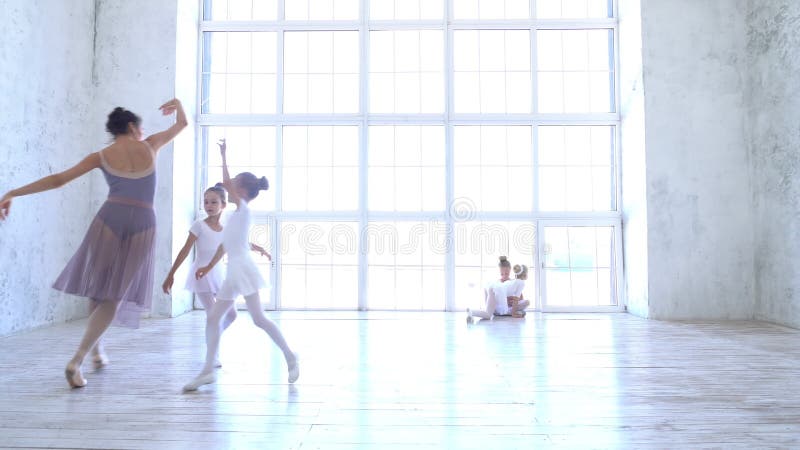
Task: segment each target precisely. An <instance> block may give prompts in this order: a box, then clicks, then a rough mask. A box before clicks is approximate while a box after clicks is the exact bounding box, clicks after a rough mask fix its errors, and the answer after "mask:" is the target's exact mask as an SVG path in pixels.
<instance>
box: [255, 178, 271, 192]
mask: <svg viewBox="0 0 800 450" xmlns="http://www.w3.org/2000/svg"><path fill="white" fill-rule="evenodd" d="M258 189H260V190H262V191H266V190H267V189H269V180H267V177H261V178H259V179H258Z"/></svg>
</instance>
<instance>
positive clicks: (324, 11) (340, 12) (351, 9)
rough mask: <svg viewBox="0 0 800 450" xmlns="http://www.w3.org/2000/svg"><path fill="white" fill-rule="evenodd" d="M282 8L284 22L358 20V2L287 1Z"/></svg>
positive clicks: (348, 0) (336, 0)
mask: <svg viewBox="0 0 800 450" xmlns="http://www.w3.org/2000/svg"><path fill="white" fill-rule="evenodd" d="M257 1H259V0H254V2H257ZM284 8H285V14H286V20H358V0H287V1H286V5H285V7H284Z"/></svg>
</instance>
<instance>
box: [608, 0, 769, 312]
mask: <svg viewBox="0 0 800 450" xmlns="http://www.w3.org/2000/svg"><path fill="white" fill-rule="evenodd" d="M623 1H625V0H623ZM747 12H748V2H747V1H745V0H703V1H697V0H671V1H661V0H642V1H641V24H642V63H643V65H642V66H643V81H644V126H645V135H644V136H645V148H646V157H645V166H646V172H645V174H646V187H645V195H646V207H647V213H646V214H647V278H648V279H647V283H648V299H647V303H648V308H647V315H648V316H649V317H652V318H656V319H749V318H752V317H753V316H754V309H755V294H756V292H755V276H754V270H753V268H754V244H753V224H754V217H753V213H752V208H751V205H752V200H751V199H752V196H751V192H752V191H751V183H750V172H751V171H750V161H749V146H748V144H747V142H748V139H749V134H748V132H747V131H746V128H747V123H746V121H745V117H746V114H747V111H748V104H747V102H746V98H747V96H746V93H745V90H746V88H747V79H748V77H747V71H748V70H749V66H748V58H747V50H748V38H747V30H748V24H747V18H748V14H747ZM625 151H626V149H623V152H625ZM640 235H641V233H640ZM632 244H635V242H628V243H627V245H629V246H630V245H632Z"/></svg>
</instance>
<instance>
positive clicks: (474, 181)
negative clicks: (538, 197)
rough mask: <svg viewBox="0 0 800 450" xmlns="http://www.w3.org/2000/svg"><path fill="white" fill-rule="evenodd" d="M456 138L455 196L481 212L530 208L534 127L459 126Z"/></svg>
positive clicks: (454, 133)
mask: <svg viewBox="0 0 800 450" xmlns="http://www.w3.org/2000/svg"><path fill="white" fill-rule="evenodd" d="M453 137H454V145H453V159H454V198H456V199H464V200H466V201H469V203H470V204H471V205H473V206H474V207H475V208H477V210H478V211H530V210H531V206H532V192H533V176H532V174H533V167H532V165H531V156H530V155H531V152H532V146H531V127H528V126H456V127H454V128H453ZM512 158H513V160H512Z"/></svg>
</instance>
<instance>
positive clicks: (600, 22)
mask: <svg viewBox="0 0 800 450" xmlns="http://www.w3.org/2000/svg"><path fill="white" fill-rule="evenodd" d="M211 1H212V0H201V8H200V9H201V11H200V18H199V32H200V33H199V36H200V38H199V39H198V45H199V55H200V62H199V63H198V70H197V76H198V80H200V82H199V83H198V92H197V105H198V109H197V111H196V113H197V124H196V126H197V127H198V132H199V133H200V135H201V136H202V137H201V138H200V139H198V142H199V143H200V146H199V147H198V148H197V149H196V151H197V156H198V161H201V162H202V164H203V165H202V166H201V167H200V168H199V173H198V175H199V176H198V182H197V187H198V189H197V192H198V199H199V198H200V197H201V195H202V192H203V186H205V185H206V184H207V183H206V180H207V177H208V173H207V167H206V159H207V158H206V155H205V150H204V149H206V148H208V146H207V142H204V141H205V139H206V138H205V133H204V132H203V131H202V128H204V127H209V126H274V127H276V132H275V136H276V143H275V144H276V152H277V153H276V180H275V183H271V185H272V188H273V189H274V190H275V196H276V197H275V198H276V200H275V201H276V203H275V205H276V211H275V212H270V213H263V212H254V220H255V221H257V222H261V223H267V222H268V223H269V224H270V226H271V230H272V237H271V238H272V243H273V249H272V250H273V254H274V255H275V259H276V260H278V261H273V263H272V265H271V267H272V270H271V276H272V279H273V280H280V276H281V273H280V271H281V269H280V263H279V258H280V254H281V248H280V244H281V242H280V239H279V238H278V235H277V233H278V230H279V229H280V225H281V223H282V222H283V221H286V220H297V219H300V220H309V219H312V220H319V221H333V220H348V221H354V222H358V224H359V229H360V230H363V229H365V227H366V226H367V225H368V223H369V222H371V221H375V220H386V221H391V220H410V221H425V220H439V221H441V222H444V223H446V224H448V225H449V229H450V230H452V229H453V227H452V225H453V224H454V223H455V221H454V219H453V217H452V216H451V215H450V214H448V210H447V208H445V210H444V211H442V212H370V211H369V210H368V206H367V205H368V203H367V195H368V192H367V188H368V184H367V176H368V164H367V145H368V144H367V143H368V129H369V128H368V127H369V126H370V125H442V126H444V130H445V146H446V148H445V176H446V186H445V196H446V203H445V205H452V204H453V201H454V186H453V179H454V158H453V127H454V126H459V125H526V126H531V127H532V133H533V134H532V147H533V148H532V149H531V151H532V152H533V153H532V155H533V160H532V161H533V163H532V174H531V176H532V178H533V186H534V195H533V205H532V210H531V212H522V213H520V212H480V213H478V214H479V217H480V219H481V220H484V221H493V220H497V221H509V220H511V221H515V220H520V221H529V222H530V223H533V224H535V225H536V226H537V231H538V232H539V233H540V232H541V231H542V227H543V226H545V225H548V226H549V225H552V224H553V223H578V222H580V223H583V224H596V225H608V224H613V226H614V229H615V236H616V238H617V239H616V242H617V248H616V251H617V254H616V255H615V261H616V267H615V273H616V275H617V289H616V291H617V292H615V293H613V294H615V295H616V299H617V305H616V306H615V307H613V308H605V307H600V308H592V309H591V310H592V311H603V310H615V311H616V310H623V309H624V308H625V299H624V296H623V290H622V286H623V283H624V281H623V279H622V276H623V275H622V274H623V271H622V252H621V245H622V244H621V221H622V215H621V211H622V207H621V195H620V194H621V187H620V173H619V167H620V162H621V161H620V159H621V158H620V151H619V142H620V139H619V130H620V113H619V105H620V96H619V90H620V89H619V84H620V83H619V29H618V5H617V2H618V0H613V12H614V14H613V18H608V19H576V20H563V19H531V20H453V19H452V11H453V0H444V12H443V19H442V20H403V21H385V20H383V21H369V20H368V18H369V6H370V5H369V3H370V2H369V0H359V2H360V10H359V20H356V21H284V20H283V18H284V17H285V14H284V11H285V1H286V0H278V15H277V20H276V21H210V20H209V21H206V20H203V10H204V8H205V5H206V3H207V2H211ZM530 8H531V17H533V16H534V12H535V10H536V0H531V1H530ZM586 28H605V29H610V30H612V32H613V36H614V49H613V59H614V66H613V70H614V102H615V104H614V109H615V112H612V113H587V114H571V113H564V114H540V113H537V112H536V110H537V108H538V106H537V105H538V102H537V67H536V31H537V30H547V29H556V30H569V29H586ZM408 29H414V30H417V29H439V30H443V32H444V55H445V64H444V78H445V79H444V82H445V85H444V88H445V105H444V113H442V114H369V112H368V107H369V98H368V94H369V32H370V31H371V30H408ZM475 29H482V30H483V29H490V30H491V29H514V30H521V29H522V30H524V29H527V30H529V31H530V33H531V46H530V51H531V58H530V59H531V61H530V64H531V67H530V70H531V82H532V86H531V105H532V109H531V110H532V111H533V112H532V113H528V114H458V113H455V110H454V96H453V86H454V84H453V33H454V31H456V30H475ZM314 30H319V31H337V30H347V31H358V32H359V46H360V48H359V53H360V62H359V70H360V74H359V94H360V98H359V112H358V113H356V114H283V100H284V99H283V80H284V75H283V57H284V49H283V43H284V33H285V32H286V31H314ZM210 31H247V32H259V31H273V32H277V52H276V54H277V66H276V67H277V72H278V73H277V82H276V89H277V92H276V102H277V105H276V113H275V114H209V113H202V109H201V108H202V106H201V102H202V92H203V76H202V75H203V65H204V64H205V61H206V59H207V58H206V55H205V49H204V42H203V41H204V33H205V32H210ZM285 125H354V126H358V127H359V136H360V143H359V164H360V167H359V189H360V191H359V202H358V205H359V209H358V210H357V211H352V212H349V211H348V212H324V211H323V212H285V211H282V197H283V195H282V194H283V192H282V188H283V183H282V167H283V164H282V161H283V158H282V135H283V132H282V131H283V130H282V127H283V126H285ZM541 125H606V126H613V127H614V130H615V142H614V147H615V148H614V152H615V164H616V165H615V167H614V185H615V196H616V198H615V205H616V210H615V211H607V212H543V211H539V210H538V176H537V173H538V171H537V164H538V163H537V161H538V148H537V147H538V146H537V138H536V136H537V135H536V133H537V129H538V127H539V126H541ZM198 204H199V203H198ZM201 213H202V211H200V210H198V216H199V215H200V214H201ZM363 235H364V233H359V236H360V238H359V239H360V242H359V255H358V262H359V277H358V279H359V286H358V309H359V310H366V309H369V303H368V299H367V291H368V289H367V283H368V280H367V264H368V261H367V255H368V252H367V251H365V250H364V249H365V247H364V245H365V244H366V243H365V242H363V239H362V236H363ZM539 236H541V234H538V235H537V239H538V240H539V245H538V246H537V247H538V254H537V255H536V268H537V270H536V271H535V276H536V286H537V289H536V290H537V292H536V305H537V306H539V307H541V295H540V293H541V292H540V289H541V281H542V280H541V279H540V278H541V268H542V261H541V258H540V255H541V254H542V253H541V252H542V251H543V249H542V247H541V239H539ZM448 238H449V239H450V242H452V238H453V235H452V233H451V234H450V235H449V236H448ZM276 262H277V264H276ZM454 263H455V254H454V250H453V249H452V248H451V249H450V250H449V251H448V252H447V254H446V255H445V277H446V280H445V302H444V305H443V306H444V310H446V311H453V310H455V299H454V292H455V268H454ZM272 284H273V289H272V290H271V293H270V298H269V301H268V302H266V303H267V305H266V307H267V308H268V309H284V308H281V303H280V296H281V283H280V282H273V283H272ZM548 310H550V311H554V310H556V309H554V308H548Z"/></svg>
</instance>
